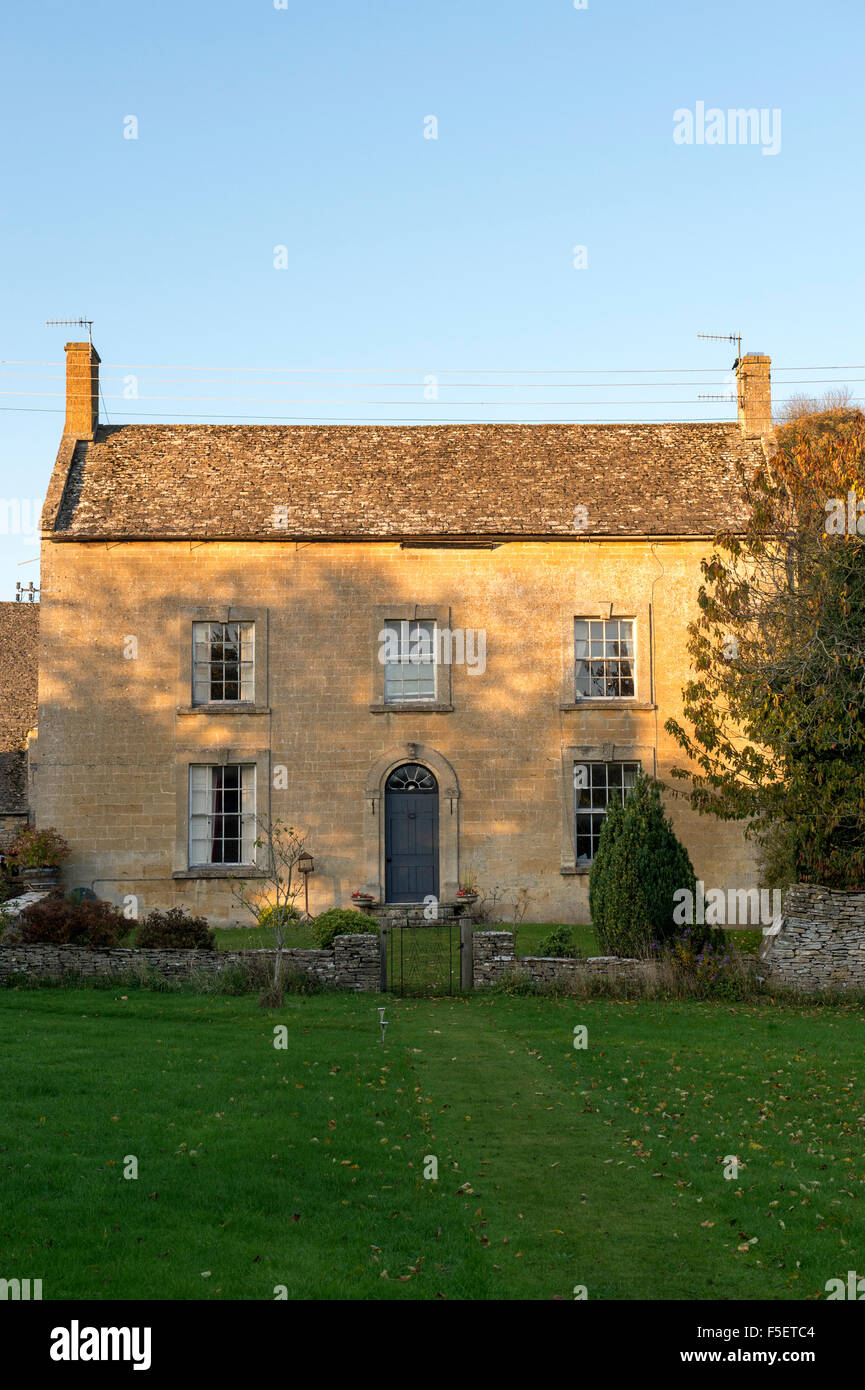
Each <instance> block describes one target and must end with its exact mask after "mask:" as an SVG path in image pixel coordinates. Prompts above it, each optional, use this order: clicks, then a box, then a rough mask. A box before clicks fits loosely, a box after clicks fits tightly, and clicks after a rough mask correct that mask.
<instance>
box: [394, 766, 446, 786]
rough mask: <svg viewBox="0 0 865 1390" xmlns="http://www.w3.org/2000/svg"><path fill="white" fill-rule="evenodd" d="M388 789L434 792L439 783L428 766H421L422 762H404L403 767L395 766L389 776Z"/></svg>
mask: <svg viewBox="0 0 865 1390" xmlns="http://www.w3.org/2000/svg"><path fill="white" fill-rule="evenodd" d="M386 790H387V791H389V792H434V791H436V790H437V785H436V779H435V778H434V777H433V775H432V773H431V772H430V771H429V769H428V768H426V767H421V765H420V763H403V765H402V767H396V768H394V770H393V772H392V773H391V774H390V777H388V779H387V784H386Z"/></svg>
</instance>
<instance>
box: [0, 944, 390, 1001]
mask: <svg viewBox="0 0 865 1390" xmlns="http://www.w3.org/2000/svg"><path fill="white" fill-rule="evenodd" d="M275 954H276V953H275V951H271V950H257V951H254V950H248V951H159V950H137V949H134V948H131V947H116V948H114V949H112V950H94V951H91V950H88V949H87V948H86V947H83V946H46V945H34V946H23V945H20V944H17V943H14V942H12V943H9V944H8V945H7V944H6V943H4V942H0V977H2V976H8V975H28V976H40V977H42V978H46V977H47V978H54V977H56V976H61V975H67V974H74V975H83V976H91V977H92V976H102V977H110V976H113V975H115V976H127V977H128V976H130V975H141V976H142V977H143V976H146V975H147V974H148V973H149V972H153V973H156V974H159V975H161V976H163V977H164V978H166V979H189V978H190V977H191V976H193V975H195V974H196V973H198V972H203V973H207V974H219V973H221V972H222V971H223V970H225V969H226V968H227V967H229V966H232V965H246V966H249V965H252V964H254V963H255V962H266V963H267V965H268V966H269V967H270V968H271V969H272V967H273V958H274V955H275ZM282 955H283V958H284V961H285V965H286V968H287V969H294V970H300V971H303V972H304V973H305V974H307V975H312V976H314V977H315V978H316V979H317V980H319V981H320V982H321V983H322V984H325V985H330V986H331V987H333V988H334V989H347V990H354V991H355V992H362V991H376V990H378V989H379V988H380V983H381V961H380V950H379V940H378V937H377V936H338V937H337V938H336V940H335V941H334V943H333V948H332V949H331V950H325V951H304V950H298V949H289V950H286V951H283V953H282Z"/></svg>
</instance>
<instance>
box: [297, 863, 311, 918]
mask: <svg viewBox="0 0 865 1390" xmlns="http://www.w3.org/2000/svg"><path fill="white" fill-rule="evenodd" d="M297 872H298V873H299V874H303V905H304V912H303V920H304V922H311V921H312V918H311V917H310V915H309V876H310V874H314V873H315V862H314V860H313V857H312V855H311V854H310V853H309V850H304V851H303V852H302V853H301V854H300V855H298V859H297Z"/></svg>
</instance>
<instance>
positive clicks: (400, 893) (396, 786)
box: [384, 763, 439, 903]
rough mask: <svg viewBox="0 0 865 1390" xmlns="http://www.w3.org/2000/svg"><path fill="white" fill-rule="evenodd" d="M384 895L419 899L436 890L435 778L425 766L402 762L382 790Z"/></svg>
mask: <svg viewBox="0 0 865 1390" xmlns="http://www.w3.org/2000/svg"><path fill="white" fill-rule="evenodd" d="M384 822H385V898H386V900H387V902H389V903H422V902H423V900H424V898H426V897H428V896H430V895H432V896H433V897H436V898H437V897H438V892H439V799H438V783H437V782H436V779H435V777H433V775H432V773H431V772H430V771H429V769H428V768H426V767H422V766H421V765H420V764H419V763H404V764H403V765H402V766H401V767H397V768H395V769H394V771H393V772H392V773H391V775H390V777H389V778H388V779H387V784H386V786H385V793H384Z"/></svg>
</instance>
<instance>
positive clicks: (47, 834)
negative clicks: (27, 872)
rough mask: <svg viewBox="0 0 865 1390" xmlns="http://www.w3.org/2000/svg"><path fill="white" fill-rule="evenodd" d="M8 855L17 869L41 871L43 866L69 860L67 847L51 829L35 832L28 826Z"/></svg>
mask: <svg viewBox="0 0 865 1390" xmlns="http://www.w3.org/2000/svg"><path fill="white" fill-rule="evenodd" d="M9 854H10V856H11V858H12V859H13V860H14V862H15V863H16V864H17V866H18V868H19V869H41V868H42V867H43V866H45V865H52V866H55V865H57V864H62V863H63V861H64V859H68V858H69V846H68V844H67V843H66V841H65V840H64V838H63V836H62V835H60V834H59V833H58V832H57V831H56V830H54V829H52V827H50V826H47V827H46V828H45V829H44V830H37V829H36V827H35V825H30V826H28V827H27V829H26V830H22V831H21V834H20V835H19V836H18V838H17V839H16V841H15V843H14V844H13V845H12V847H11V849H10V850H9Z"/></svg>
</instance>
